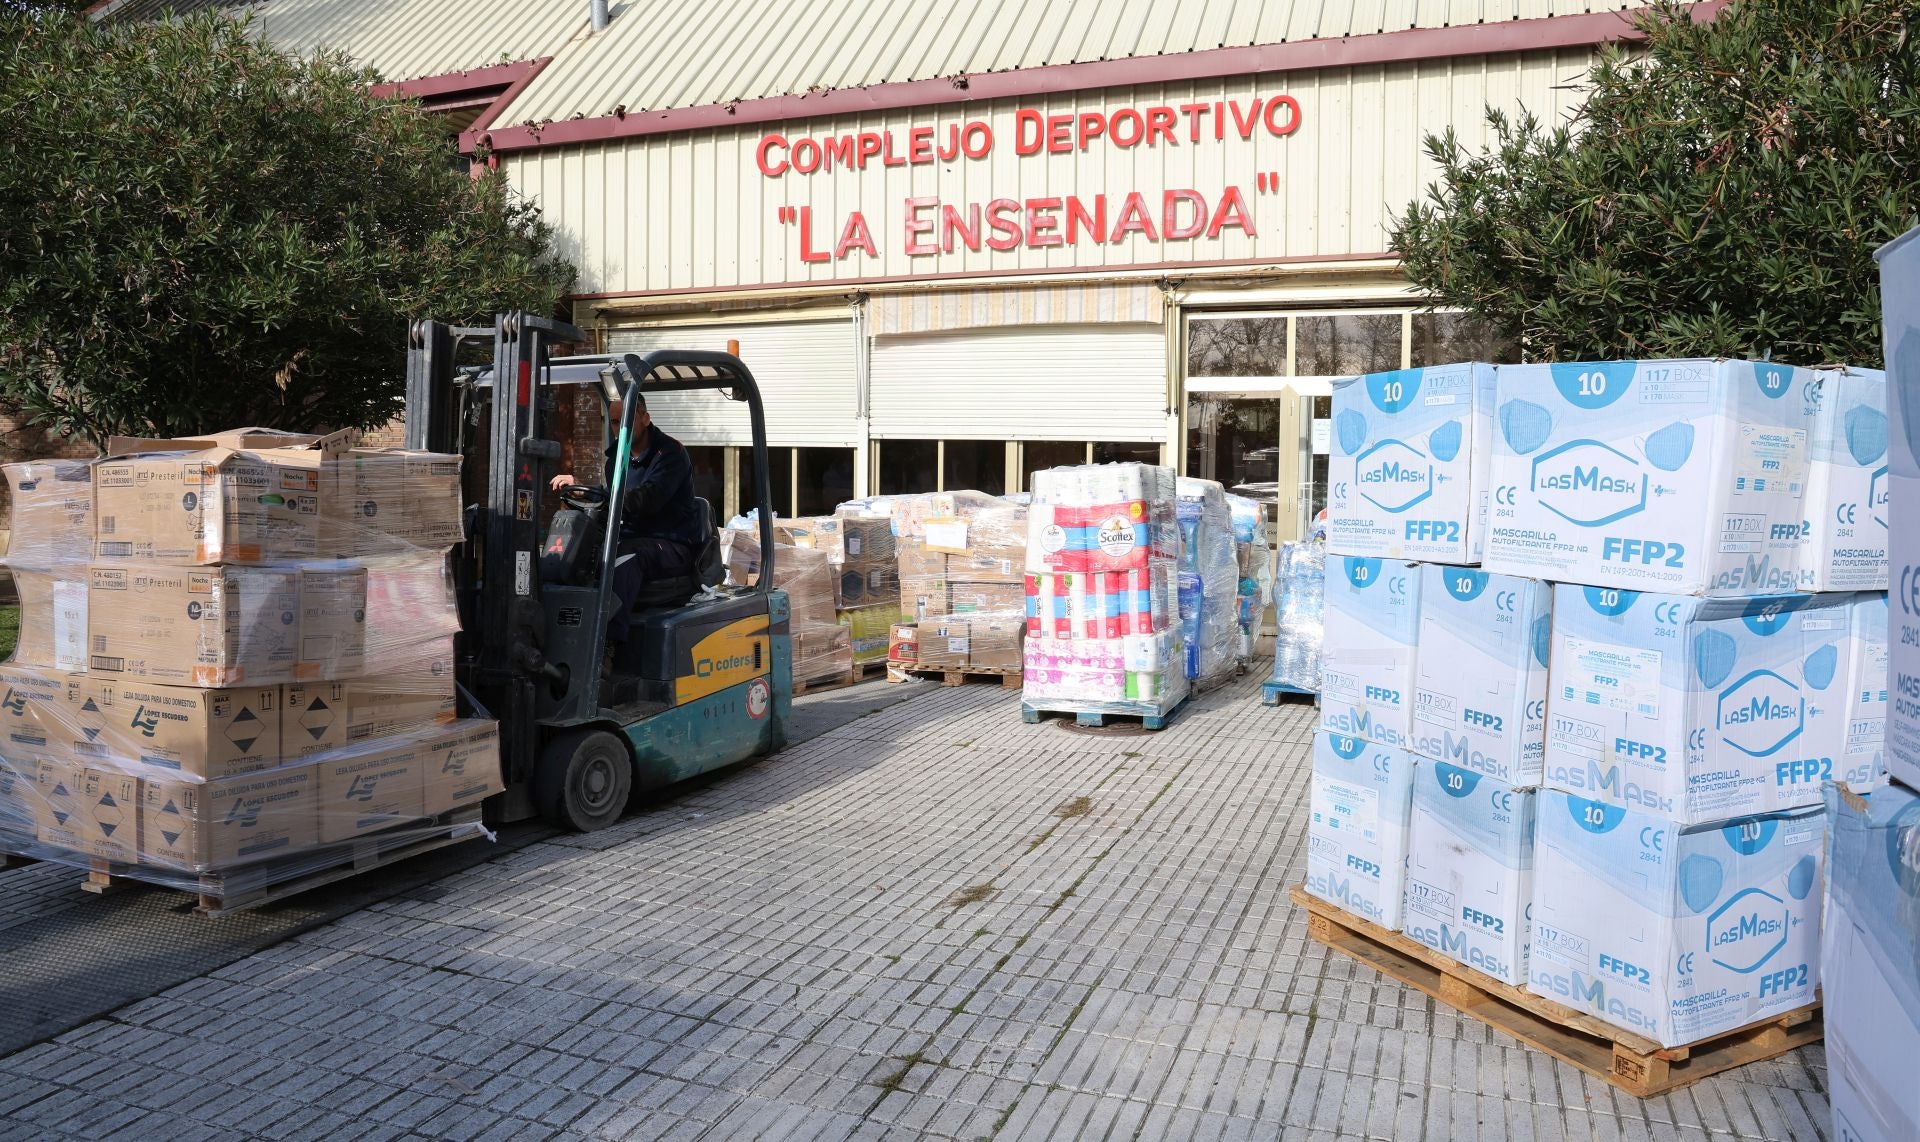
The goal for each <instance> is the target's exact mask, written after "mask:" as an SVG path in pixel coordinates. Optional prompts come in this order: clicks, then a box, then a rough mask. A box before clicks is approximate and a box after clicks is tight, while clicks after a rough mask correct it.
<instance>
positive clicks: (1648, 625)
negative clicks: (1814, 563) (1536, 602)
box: [1546, 584, 1854, 824]
mask: <svg viewBox="0 0 1920 1142" xmlns="http://www.w3.org/2000/svg"><path fill="white" fill-rule="evenodd" d="M1853 603H1854V596H1852V595H1848V594H1839V595H1777V596H1772V597H1767V598H1755V599H1700V598H1694V597H1691V596H1685V595H1654V594H1640V593H1637V592H1633V591H1620V590H1615V589H1612V588H1605V587H1579V586H1573V585H1571V584H1561V585H1560V586H1558V587H1556V588H1555V589H1554V604H1553V659H1552V667H1551V678H1552V687H1551V694H1550V696H1549V699H1548V715H1547V753H1546V783H1547V784H1548V785H1550V786H1553V787H1555V788H1558V789H1564V790H1567V791H1569V792H1572V793H1576V794H1578V795H1580V796H1583V797H1593V798H1597V799H1599V800H1602V801H1605V802H1608V803H1610V804H1614V805H1624V806H1628V807H1631V808H1636V809H1642V810H1646V811H1649V812H1654V813H1659V814H1662V815H1664V816H1667V817H1671V818H1673V819H1674V820H1676V821H1680V822H1682V823H1688V824H1693V823H1699V822H1705V821H1713V820H1719V819H1724V818H1728V817H1734V816H1743V815H1746V814H1750V813H1764V812H1771V811H1774V810H1777V809H1787V808H1792V807H1794V806H1800V805H1817V804H1819V802H1820V784H1821V783H1822V782H1823V781H1827V780H1829V779H1831V778H1833V777H1835V776H1837V774H1836V772H1835V765H1836V759H1839V758H1841V757H1842V756H1844V750H1845V745H1846V730H1847V694H1846V692H1845V690H1846V686H1847V683H1848V670H1847V663H1846V662H1845V661H1844V660H1843V655H1845V654H1846V653H1847V651H1848V650H1849V646H1848V643H1849V640H1850V637H1851V625H1852V606H1853Z"/></svg>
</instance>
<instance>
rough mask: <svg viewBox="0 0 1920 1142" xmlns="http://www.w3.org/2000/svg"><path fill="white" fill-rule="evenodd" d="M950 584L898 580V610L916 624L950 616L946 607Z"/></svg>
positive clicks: (937, 580) (936, 580)
mask: <svg viewBox="0 0 1920 1142" xmlns="http://www.w3.org/2000/svg"><path fill="white" fill-rule="evenodd" d="M949 589H950V584H949V583H948V582H947V581H946V580H945V579H906V578H903V579H901V580H900V610H901V613H903V614H905V615H907V616H908V617H910V618H912V619H913V620H914V621H915V622H917V623H925V622H926V621H928V620H929V619H933V618H937V617H938V616H940V615H945V614H951V613H952V611H951V609H950V608H949V607H948V605H947V603H948V591H949Z"/></svg>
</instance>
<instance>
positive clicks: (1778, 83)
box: [1394, 0, 1920, 365]
mask: <svg viewBox="0 0 1920 1142" xmlns="http://www.w3.org/2000/svg"><path fill="white" fill-rule="evenodd" d="M1911 22H1912V17H1911V10H1910V8H1909V6H1908V5H1906V4H1903V3H1899V2H1896V0H1734V2H1732V3H1730V4H1728V5H1727V6H1726V7H1725V8H1722V9H1721V10H1720V11H1719V12H1718V14H1717V15H1716V16H1714V18H1713V19H1711V20H1710V21H1706V22H1702V23H1698V24H1696V23H1695V22H1694V20H1693V19H1692V18H1691V17H1690V15H1689V14H1688V12H1687V11H1686V6H1685V5H1677V4H1674V3H1671V2H1665V3H1661V4H1659V5H1657V6H1656V7H1655V8H1653V9H1651V10H1649V11H1648V12H1646V13H1645V14H1643V15H1642V16H1641V17H1640V19H1639V26H1640V28H1641V29H1642V30H1643V31H1644V32H1645V34H1646V40H1645V42H1644V43H1643V44H1642V45H1640V46H1639V47H1637V48H1630V49H1626V50H1609V51H1608V52H1606V53H1605V54H1604V55H1603V57H1602V59H1601V60H1600V62H1599V63H1598V64H1597V65H1596V66H1595V67H1594V68H1593V70H1592V73H1591V75H1590V77H1589V83H1590V87H1589V90H1588V92H1587V94H1586V98H1585V102H1584V106H1583V107H1582V109H1581V110H1580V112H1579V113H1578V115H1577V116H1576V117H1575V118H1574V121H1573V122H1571V123H1568V124H1563V125H1557V126H1546V125H1543V124H1542V123H1541V122H1539V121H1538V120H1537V119H1536V118H1535V117H1533V116H1532V115H1526V114H1523V115H1519V116H1516V117H1511V118H1510V117H1508V116H1506V115H1503V114H1501V113H1499V112H1496V111H1489V113H1488V119H1489V122H1490V124H1491V126H1492V135H1493V138H1494V145H1493V146H1492V148H1491V149H1490V150H1489V151H1488V152H1486V153H1470V152H1468V151H1467V150H1466V149H1465V148H1464V147H1463V146H1462V145H1461V143H1460V141H1459V139H1458V138H1457V137H1456V136H1455V135H1454V134H1453V132H1452V131H1451V130H1449V131H1448V132H1447V133H1446V134H1445V135H1442V136H1438V137H1431V138H1429V139H1428V140H1427V148H1428V152H1429V153H1430V155H1431V156H1432V157H1433V158H1434V159H1435V160H1436V161H1437V162H1438V164H1439V166H1440V171H1441V175H1440V180H1439V181H1438V182H1437V183H1436V184H1434V185H1433V186H1432V187H1431V188H1429V190H1428V193H1427V197H1426V199H1425V201H1422V202H1416V203H1414V204H1413V205H1412V206H1411V207H1410V208H1409V210H1408V211H1407V213H1406V215H1405V216H1404V217H1403V218H1401V219H1400V220H1399V222H1398V224H1397V228H1396V233H1395V238H1394V240H1395V245H1396V248H1397V249H1398V250H1400V251H1401V255H1402V257H1403V258H1404V259H1405V262H1406V266H1407V271H1408V273H1409V275H1410V276H1411V277H1412V279H1413V280H1414V282H1415V283H1416V284H1418V285H1420V286H1421V287H1423V288H1424V289H1426V290H1428V291H1429V292H1430V293H1431V294H1432V295H1433V297H1434V298H1435V300H1436V302H1437V303H1438V304H1442V305H1449V306H1459V307H1461V308H1464V309H1466V310H1468V311H1470V312H1472V313H1474V314H1477V315H1479V316H1481V317H1483V318H1484V319H1486V320H1487V321H1489V322H1491V323H1493V324H1494V325H1495V326H1496V327H1497V328H1498V329H1499V330H1500V331H1501V332H1502V333H1503V334H1505V335H1506V336H1508V337H1510V338H1513V339H1516V340H1519V341H1520V342H1521V343H1522V344H1524V345H1525V346H1526V350H1527V352H1528V353H1529V354H1530V355H1531V356H1533V357H1535V358H1538V359H1568V358H1604V357H1647V356H1682V355H1684V356H1713V355H1727V356H1749V355H1751V356H1758V355H1763V354H1766V353H1768V352H1772V353H1773V354H1774V355H1775V356H1777V357H1779V358H1781V359H1784V360H1791V361H1794V362H1796V363H1801V364H1821V363H1829V362H1850V363H1853V364H1859V365H1874V364H1877V363H1878V362H1879V360H1880V356H1881V347H1880V294H1879V275H1878V272H1877V271H1876V269H1875V267H1874V262H1873V250H1874V249H1875V247H1877V246H1879V245H1880V244H1882V243H1884V242H1886V241H1888V240H1890V239H1892V238H1894V237H1897V236H1898V235H1899V234H1900V233H1902V232H1903V231H1904V230H1905V229H1907V228H1908V227H1909V226H1910V225H1911V224H1912V222H1913V219H1914V216H1915V210H1916V207H1917V206H1920V44H1916V43H1915V42H1914V40H1913V38H1912V37H1913V33H1914V32H1915V31H1916V30H1920V29H1915V28H1913V27H1912V26H1911Z"/></svg>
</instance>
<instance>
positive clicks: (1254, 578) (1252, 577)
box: [1227, 495, 1273, 664]
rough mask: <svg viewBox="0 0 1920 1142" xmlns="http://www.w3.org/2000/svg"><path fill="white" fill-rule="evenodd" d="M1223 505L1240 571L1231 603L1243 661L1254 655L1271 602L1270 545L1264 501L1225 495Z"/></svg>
mask: <svg viewBox="0 0 1920 1142" xmlns="http://www.w3.org/2000/svg"><path fill="white" fill-rule="evenodd" d="M1227 509H1228V511H1229V512H1230V513H1231V515H1232V519H1233V550H1234V560H1235V562H1236V563H1237V564H1238V565H1239V572H1240V583H1239V588H1238V591H1237V592H1236V598H1235V603H1236V607H1237V609H1238V612H1239V620H1240V661H1241V662H1242V663H1243V664H1244V663H1246V662H1247V661H1249V660H1251V659H1252V658H1253V656H1254V649H1255V647H1254V643H1255V642H1256V641H1257V640H1258V639H1259V637H1260V621H1261V616H1262V615H1264V614H1265V613H1266V609H1267V604H1269V603H1271V602H1273V549H1272V548H1271V547H1268V546H1267V508H1266V505H1265V504H1263V503H1261V502H1260V501H1258V500H1250V499H1248V498H1247V497H1245V496H1234V495H1229V496H1228V497H1227Z"/></svg>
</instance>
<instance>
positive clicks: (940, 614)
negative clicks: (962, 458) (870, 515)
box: [892, 491, 1027, 674]
mask: <svg viewBox="0 0 1920 1142" xmlns="http://www.w3.org/2000/svg"><path fill="white" fill-rule="evenodd" d="M892 508H893V516H892V519H893V527H894V531H895V533H896V536H895V540H894V555H895V559H896V568H897V582H898V583H899V589H900V611H901V615H902V618H903V619H905V620H906V621H910V622H915V623H918V624H919V627H920V644H921V650H920V654H921V659H922V661H921V663H920V668H922V669H927V670H954V671H966V670H978V671H982V672H992V673H1006V674H1012V673H1018V672H1019V670H1020V643H1021V640H1022V639H1024V638H1025V636H1026V629H1027V600H1026V595H1025V590H1024V587H1023V580H1024V578H1025V574H1024V570H1025V564H1026V558H1027V512H1026V509H1025V508H1023V507H1021V506H1019V505H1017V504H1011V503H1008V502H1007V501H1006V500H1004V499H1001V498H999V497H998V496H989V495H987V494H986V493H984V492H970V491H958V492H942V493H938V494H933V495H922V496H895V497H893V502H892ZM929 648H931V649H930V650H929Z"/></svg>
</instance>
